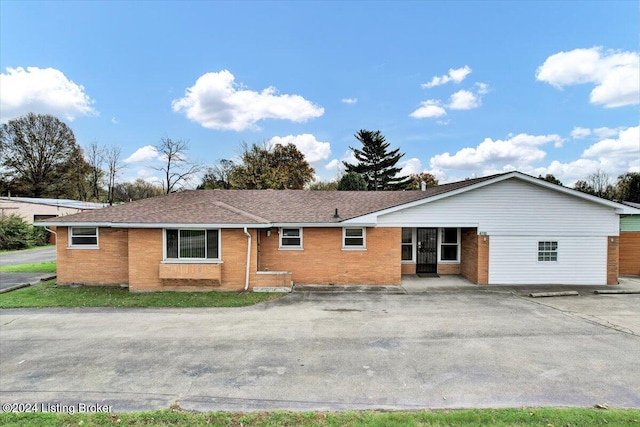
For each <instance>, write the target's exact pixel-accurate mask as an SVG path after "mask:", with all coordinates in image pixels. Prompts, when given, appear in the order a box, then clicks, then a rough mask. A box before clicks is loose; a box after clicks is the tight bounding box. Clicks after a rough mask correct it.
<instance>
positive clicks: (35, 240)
mask: <svg viewBox="0 0 640 427" xmlns="http://www.w3.org/2000/svg"><path fill="white" fill-rule="evenodd" d="M48 238H49V233H48V232H47V231H46V230H45V229H44V228H43V227H34V226H33V225H31V224H29V223H27V222H26V221H25V220H24V219H23V218H22V217H21V216H20V215H17V214H11V215H3V216H0V250H12V249H26V248H31V247H33V246H42V245H46V244H47V243H48Z"/></svg>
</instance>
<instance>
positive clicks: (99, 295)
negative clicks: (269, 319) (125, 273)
mask: <svg viewBox="0 0 640 427" xmlns="http://www.w3.org/2000/svg"><path fill="white" fill-rule="evenodd" d="M38 271H39V270H38ZM280 296H282V294H279V293H254V292H242V293H238V292H151V293H130V292H129V290H128V289H126V288H116V287H91V286H83V287H69V286H60V287H58V286H56V282H55V280H50V281H48V282H43V283H41V284H38V285H35V286H31V287H28V288H24V289H19V290H17V291H13V292H7V293H4V294H0V308H26V307H243V306H247V305H253V304H256V303H259V302H262V301H268V300H271V299H275V298H279V297H280Z"/></svg>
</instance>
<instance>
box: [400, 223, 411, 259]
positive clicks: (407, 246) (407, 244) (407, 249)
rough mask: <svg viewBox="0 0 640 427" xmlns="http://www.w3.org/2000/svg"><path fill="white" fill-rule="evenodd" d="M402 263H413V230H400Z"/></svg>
mask: <svg viewBox="0 0 640 427" xmlns="http://www.w3.org/2000/svg"><path fill="white" fill-rule="evenodd" d="M402 261H413V229H412V228H403V229H402Z"/></svg>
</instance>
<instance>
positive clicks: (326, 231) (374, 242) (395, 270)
mask: <svg viewBox="0 0 640 427" xmlns="http://www.w3.org/2000/svg"><path fill="white" fill-rule="evenodd" d="M366 233H367V234H366V240H367V250H366V251H351V250H346V251H345V250H342V229H341V228H339V227H338V228H305V229H304V231H303V246H304V250H298V251H295V250H279V249H278V245H279V239H278V233H277V231H276V230H272V232H271V236H269V237H267V235H266V231H265V230H262V231H261V236H260V270H275V271H291V272H292V276H291V279H292V280H293V281H294V283H296V284H336V285H347V284H368V285H389V284H394V285H395V284H400V280H401V269H402V267H401V265H402V264H401V237H402V233H401V229H400V228H367V231H366Z"/></svg>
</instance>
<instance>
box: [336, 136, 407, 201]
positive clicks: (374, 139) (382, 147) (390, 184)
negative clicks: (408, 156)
mask: <svg viewBox="0 0 640 427" xmlns="http://www.w3.org/2000/svg"><path fill="white" fill-rule="evenodd" d="M355 137H356V139H357V140H358V141H360V142H361V143H362V150H359V149H357V148H353V147H349V148H350V149H351V151H353V154H354V156H355V158H356V160H358V163H357V164H355V165H353V164H350V163H347V162H343V164H344V166H345V168H346V170H345V172H347V173H349V172H355V173H358V174H360V175H362V176H363V178H364V179H365V181H366V182H367V190H369V191H381V190H404V189H405V188H406V187H407V185H408V184H409V182H410V180H411V179H410V178H409V177H406V176H397V175H398V173H399V172H400V171H401V168H398V167H396V164H397V163H398V161H399V160H400V159H401V158H402V156H404V153H400V149H399V148H397V149H395V150H392V151H387V150H388V149H389V143H388V142H386V140H385V138H384V136H383V135H382V134H381V133H380V131H379V130H377V131H375V132H374V131H369V130H364V129H362V130H360V131H359V132H358V133H357V134H355Z"/></svg>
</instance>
